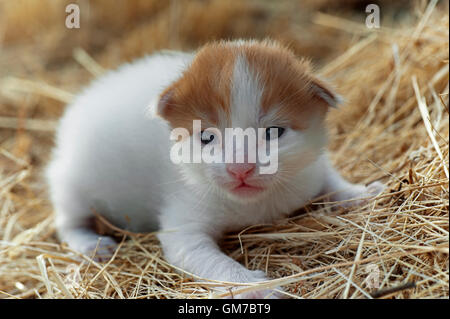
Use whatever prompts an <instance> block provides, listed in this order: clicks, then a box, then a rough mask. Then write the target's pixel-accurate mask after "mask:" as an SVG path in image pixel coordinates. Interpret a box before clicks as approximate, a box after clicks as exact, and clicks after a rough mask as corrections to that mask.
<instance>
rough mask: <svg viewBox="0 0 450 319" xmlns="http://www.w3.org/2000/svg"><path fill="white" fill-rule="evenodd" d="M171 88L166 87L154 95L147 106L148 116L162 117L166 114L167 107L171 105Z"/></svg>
mask: <svg viewBox="0 0 450 319" xmlns="http://www.w3.org/2000/svg"><path fill="white" fill-rule="evenodd" d="M172 91H173V90H172V89H171V88H168V89H166V90H164V91H163V92H162V93H161V94H160V95H159V96H158V97H156V98H155V99H154V100H153V101H152V102H151V103H150V106H149V108H148V112H147V114H148V116H150V117H151V118H155V117H160V118H164V116H165V115H166V114H167V112H168V109H169V108H170V107H171V106H170V104H171V100H172V96H173V92H172Z"/></svg>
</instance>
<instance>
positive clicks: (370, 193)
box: [334, 182, 385, 207]
mask: <svg viewBox="0 0 450 319" xmlns="http://www.w3.org/2000/svg"><path fill="white" fill-rule="evenodd" d="M384 189H385V185H384V184H382V183H380V182H373V183H371V184H369V185H368V186H365V185H353V186H352V187H351V188H350V189H348V190H346V191H345V192H342V193H339V194H337V195H336V196H335V197H334V200H336V201H341V203H339V206H341V207H351V206H361V205H364V204H366V203H367V202H368V201H370V199H371V198H373V197H376V196H377V195H379V194H380V193H382V192H383V190H384Z"/></svg>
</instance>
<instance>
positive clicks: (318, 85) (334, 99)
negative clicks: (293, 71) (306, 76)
mask: <svg viewBox="0 0 450 319" xmlns="http://www.w3.org/2000/svg"><path fill="white" fill-rule="evenodd" d="M310 85H311V91H312V92H313V94H314V96H315V97H317V98H318V99H320V100H322V101H324V102H325V103H326V104H328V106H331V107H337V106H338V105H339V104H341V103H342V102H343V98H342V97H341V96H340V95H339V94H337V93H336V92H334V90H333V89H332V88H331V85H329V84H328V83H326V82H325V81H324V80H322V79H319V78H317V77H314V78H313V79H312V81H311V83H310Z"/></svg>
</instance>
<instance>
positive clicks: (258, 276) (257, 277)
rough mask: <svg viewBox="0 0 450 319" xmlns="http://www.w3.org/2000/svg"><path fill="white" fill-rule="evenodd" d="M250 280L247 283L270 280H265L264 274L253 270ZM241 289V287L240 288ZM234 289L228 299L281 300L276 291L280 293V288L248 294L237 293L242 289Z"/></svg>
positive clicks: (253, 291)
mask: <svg viewBox="0 0 450 319" xmlns="http://www.w3.org/2000/svg"><path fill="white" fill-rule="evenodd" d="M251 277H252V278H251V279H249V280H248V281H249V282H261V281H268V280H270V279H268V278H267V276H266V274H265V273H264V272H263V271H261V270H253V271H251ZM242 288H243V287H242ZM242 288H241V287H239V288H234V289H233V290H232V291H231V293H232V296H230V298H233V299H280V298H283V294H282V293H280V292H278V291H277V290H280V291H282V290H283V289H282V288H280V287H275V288H270V289H256V290H252V291H248V292H243V293H238V291H239V290H241V289H242Z"/></svg>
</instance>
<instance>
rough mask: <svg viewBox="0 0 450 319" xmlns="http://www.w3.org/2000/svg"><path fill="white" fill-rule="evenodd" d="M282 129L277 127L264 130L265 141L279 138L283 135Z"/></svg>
mask: <svg viewBox="0 0 450 319" xmlns="http://www.w3.org/2000/svg"><path fill="white" fill-rule="evenodd" d="M284 130H285V129H284V128H282V127H278V126H271V127H268V128H266V140H267V141H269V140H273V139H274V138H280V137H281V135H283V133H284Z"/></svg>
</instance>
